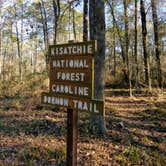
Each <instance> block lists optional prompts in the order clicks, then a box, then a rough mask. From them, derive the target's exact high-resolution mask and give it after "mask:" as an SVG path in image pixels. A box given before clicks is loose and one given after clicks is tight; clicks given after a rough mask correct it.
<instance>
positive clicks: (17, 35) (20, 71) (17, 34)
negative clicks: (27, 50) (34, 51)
mask: <svg viewBox="0 0 166 166" xmlns="http://www.w3.org/2000/svg"><path fill="white" fill-rule="evenodd" d="M16 38H17V51H18V57H19V76H20V80H21V79H22V56H21V50H20V39H19V33H18V25H17V22H16Z"/></svg>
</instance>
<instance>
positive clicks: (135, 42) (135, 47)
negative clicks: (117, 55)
mask: <svg viewBox="0 0 166 166" xmlns="http://www.w3.org/2000/svg"><path fill="white" fill-rule="evenodd" d="M137 1H138V0H135V5H134V6H135V8H134V13H135V20H134V21H135V22H134V27H135V28H134V39H135V40H134V57H135V65H136V74H135V82H136V83H135V85H136V87H138V72H139V68H138V55H137V54H138V51H137V45H138V41H137V40H138V30H137V22H138V21H137V12H138V5H137Z"/></svg>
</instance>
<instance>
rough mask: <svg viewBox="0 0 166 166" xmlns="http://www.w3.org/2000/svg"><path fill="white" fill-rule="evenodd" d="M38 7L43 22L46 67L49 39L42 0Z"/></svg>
mask: <svg viewBox="0 0 166 166" xmlns="http://www.w3.org/2000/svg"><path fill="white" fill-rule="evenodd" d="M39 9H40V15H41V20H42V24H43V36H44V46H45V50H44V51H45V63H46V69H47V66H48V45H49V39H48V26H47V15H46V10H45V5H44V2H43V0H41V3H39Z"/></svg>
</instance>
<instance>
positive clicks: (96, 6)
mask: <svg viewBox="0 0 166 166" xmlns="http://www.w3.org/2000/svg"><path fill="white" fill-rule="evenodd" d="M89 21H90V39H91V40H97V53H96V55H95V78H94V82H95V85H94V89H95V91H94V96H95V98H97V99H102V100H103V99H104V86H105V83H104V79H105V78H104V75H105V74H104V66H105V12H104V0H98V1H96V0H89ZM92 119H93V122H95V123H96V124H97V125H98V128H99V133H100V134H105V133H106V127H105V121H104V117H102V116H99V115H93V117H92Z"/></svg>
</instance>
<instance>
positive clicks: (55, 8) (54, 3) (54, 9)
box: [53, 0, 60, 44]
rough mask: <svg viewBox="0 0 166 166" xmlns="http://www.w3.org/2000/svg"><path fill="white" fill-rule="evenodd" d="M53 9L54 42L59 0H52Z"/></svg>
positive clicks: (58, 14)
mask: <svg viewBox="0 0 166 166" xmlns="http://www.w3.org/2000/svg"><path fill="white" fill-rule="evenodd" d="M53 11H54V44H56V42H57V29H58V20H59V16H60V1H59V0H56V1H55V0H53Z"/></svg>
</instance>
